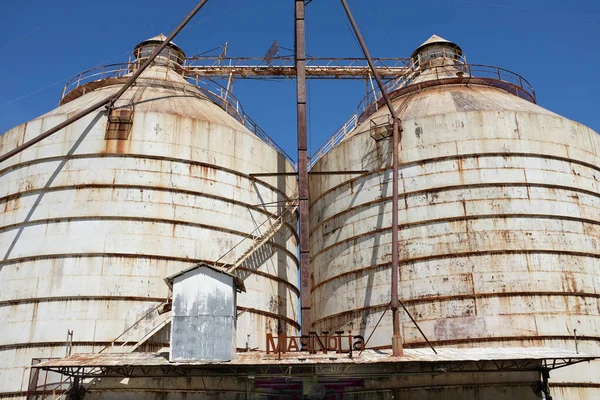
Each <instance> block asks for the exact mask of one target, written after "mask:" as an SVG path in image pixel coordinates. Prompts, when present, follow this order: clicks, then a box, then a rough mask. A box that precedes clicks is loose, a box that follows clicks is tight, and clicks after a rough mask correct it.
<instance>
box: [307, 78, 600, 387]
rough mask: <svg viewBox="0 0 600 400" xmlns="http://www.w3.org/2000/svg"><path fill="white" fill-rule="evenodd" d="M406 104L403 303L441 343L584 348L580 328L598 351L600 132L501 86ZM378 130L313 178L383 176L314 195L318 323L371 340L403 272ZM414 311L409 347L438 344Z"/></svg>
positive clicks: (409, 99) (451, 91)
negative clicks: (395, 275)
mask: <svg viewBox="0 0 600 400" xmlns="http://www.w3.org/2000/svg"><path fill="white" fill-rule="evenodd" d="M394 103H395V106H396V107H397V108H398V109H399V111H400V113H401V117H402V121H403V124H402V125H403V128H404V132H403V133H402V139H401V144H400V149H399V151H400V162H401V167H400V182H399V185H400V200H399V206H398V208H399V214H400V216H399V218H400V232H399V240H400V261H401V265H400V287H399V295H400V299H401V300H402V301H403V302H404V303H405V304H406V306H407V307H408V309H409V310H410V311H411V313H412V314H413V315H414V317H415V318H416V320H417V321H418V323H419V325H420V326H421V328H422V329H423V330H424V332H425V334H426V335H427V337H428V338H429V339H430V340H431V341H433V343H434V344H435V345H438V346H443V345H452V346H457V345H458V346H482V345H485V346H523V345H524V346H556V347H562V348H568V349H574V347H575V346H574V341H573V330H574V329H577V332H578V333H579V335H580V340H581V343H580V349H581V350H582V351H592V352H596V353H597V352H598V345H599V344H600V272H599V271H600V136H599V135H598V134H597V133H596V132H594V131H592V130H591V129H589V128H586V127H585V126H583V125H580V124H578V123H576V122H573V121H570V120H567V119H565V118H562V117H560V116H558V115H556V114H553V113H551V112H549V111H547V110H544V109H543V108H541V107H539V106H536V105H535V104H532V103H529V102H527V101H525V100H522V99H520V98H518V97H516V96H512V95H510V94H508V93H506V92H503V91H502V90H499V89H493V88H485V87H477V86H471V87H461V86H445V87H437V88H433V89H428V90H425V91H422V92H418V93H416V94H415V93H413V94H410V95H407V96H404V97H400V98H397V99H395V100H394ZM371 118H372V119H373V118H374V119H381V120H383V119H387V115H386V110H385V109H381V110H379V112H378V113H376V114H374V115H373V116H372V117H371ZM369 124H370V121H369V120H367V121H365V122H364V123H363V124H362V125H361V126H359V127H358V128H357V133H356V134H355V135H354V136H352V137H350V138H348V139H347V140H345V141H344V142H342V143H341V144H340V145H339V146H338V147H336V148H335V149H334V150H332V151H331V152H329V153H328V154H327V155H326V156H324V157H323V158H322V159H321V160H319V162H317V164H316V165H315V167H314V169H313V170H315V171H319V170H323V171H332V170H360V169H367V170H369V171H371V172H369V173H367V174H364V175H362V176H358V177H357V176H344V175H335V176H328V177H322V176H320V177H319V178H318V179H317V178H314V177H313V178H312V180H311V187H310V189H311V196H312V202H311V217H310V218H311V246H312V247H311V250H312V257H313V259H312V263H311V268H312V271H311V273H312V278H313V287H312V290H313V291H312V296H313V310H314V319H313V320H314V321H315V324H314V328H315V330H328V331H332V330H337V329H340V330H342V329H343V330H353V331H355V332H360V333H361V334H362V335H364V336H365V337H368V336H369V335H370V334H371V332H372V331H373V329H374V327H375V325H376V324H377V322H378V321H379V319H380V316H381V314H382V312H383V311H384V309H385V308H386V305H387V304H388V303H389V301H390V262H391V237H390V231H391V227H390V223H391V195H392V185H391V182H390V180H391V176H392V173H391V169H390V165H391V147H390V141H389V140H382V141H379V142H375V141H374V140H373V139H372V138H371V136H370V135H369V126H370V125H369ZM400 315H401V318H402V335H403V339H404V342H405V345H406V346H411V347H415V346H424V345H425V343H424V340H423V338H422V337H421V335H420V334H419V332H418V331H417V330H416V329H415V328H414V326H413V325H412V323H411V322H410V320H409V319H408V317H407V316H406V315H405V313H403V312H402V311H401V312H400ZM391 323H392V320H391V314H390V313H389V312H388V313H387V314H386V315H385V316H384V318H383V319H382V321H381V323H380V325H379V328H378V329H377V331H376V332H375V334H374V335H373V337H372V338H371V340H370V342H369V344H368V347H380V346H389V345H390V343H391V336H392V327H391ZM598 376H600V368H599V365H598V363H596V364H592V365H589V366H588V365H585V366H580V367H577V366H576V367H570V368H565V369H564V370H561V371H557V372H556V373H555V374H553V379H552V382H555V383H558V384H559V385H563V386H561V389H560V391H561V393H562V392H563V390H564V393H567V392H568V393H571V394H573V393H575V392H577V393H579V396H581V397H580V398H595V397H600V384H599V381H598ZM578 386H579V387H578ZM586 386H587V388H586ZM563 388H564V389H563ZM561 396H562V395H561V394H559V395H558V396H557V397H556V398H557V399H567V398H577V397H568V396H567V395H566V394H565V395H564V396H567V397H561ZM586 396H587V397H586Z"/></svg>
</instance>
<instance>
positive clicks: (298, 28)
mask: <svg viewBox="0 0 600 400" xmlns="http://www.w3.org/2000/svg"><path fill="white" fill-rule="evenodd" d="M304 8H305V6H304V0H295V14H294V15H295V34H296V40H295V58H296V60H295V61H296V94H297V115H298V204H299V209H300V301H301V307H302V308H301V310H302V313H301V315H302V334H303V335H308V332H309V331H311V326H312V320H311V319H312V315H311V300H310V271H309V262H310V258H309V257H310V251H309V243H308V146H307V140H306V42H305V40H306V36H305V31H304V11H305V10H304Z"/></svg>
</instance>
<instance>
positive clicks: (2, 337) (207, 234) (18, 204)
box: [0, 36, 299, 398]
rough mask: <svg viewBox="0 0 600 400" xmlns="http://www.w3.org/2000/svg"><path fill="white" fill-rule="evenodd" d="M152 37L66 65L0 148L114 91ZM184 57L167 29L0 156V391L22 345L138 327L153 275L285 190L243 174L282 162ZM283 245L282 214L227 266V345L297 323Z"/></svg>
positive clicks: (42, 346) (292, 228) (77, 346)
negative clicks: (232, 296) (47, 107)
mask: <svg viewBox="0 0 600 400" xmlns="http://www.w3.org/2000/svg"><path fill="white" fill-rule="evenodd" d="M164 40H165V37H164V36H158V37H155V38H152V39H149V40H147V41H145V42H143V43H141V44H140V45H139V46H137V47H136V50H135V52H134V62H132V63H128V64H120V65H112V66H106V67H102V68H97V69H93V70H90V71H86V72H84V73H83V74H81V75H79V76H78V77H76V78H75V79H74V80H73V81H71V82H70V83H69V84H68V85H67V87H66V88H65V92H64V93H63V97H62V99H61V103H60V106H59V107H58V108H57V109H55V110H53V111H51V112H49V113H47V114H45V115H43V116H41V117H39V118H36V119H34V120H32V121H29V122H27V123H25V124H22V125H19V126H17V127H15V128H13V129H11V130H9V131H8V132H6V133H5V134H3V135H2V136H0V151H1V152H2V153H5V152H7V151H8V150H11V149H13V148H14V147H16V146H17V145H19V144H21V143H23V141H25V140H28V139H30V138H32V137H34V136H36V135H39V134H40V132H43V131H44V130H45V129H48V128H49V127H52V126H55V125H56V124H57V123H59V122H62V121H64V120H65V119H67V118H68V116H69V115H72V114H73V113H75V112H77V111H79V110H81V109H84V108H85V107H87V106H89V105H90V104H93V103H94V102H97V101H98V100H99V99H103V98H105V97H107V96H109V95H111V94H114V93H116V92H117V91H118V90H119V88H120V87H121V85H122V84H123V82H124V81H125V80H126V79H127V77H128V76H130V74H131V73H132V71H134V70H135V69H136V68H137V67H138V66H139V63H140V61H143V60H144V57H148V55H149V54H150V53H151V52H152V51H153V49H154V48H156V46H157V45H158V44H159V43H161V42H162V41H164ZM184 57H185V55H184V53H183V51H182V50H181V49H180V48H179V47H177V46H176V45H174V44H172V43H171V44H169V45H168V46H167V48H166V50H165V52H164V53H163V54H161V55H160V56H159V57H158V58H157V59H156V61H154V64H153V65H152V66H151V67H150V68H148V69H147V70H146V71H144V72H143V74H142V75H141V77H140V78H139V79H138V80H137V82H136V84H135V86H133V87H131V88H130V89H128V90H127V92H125V94H124V96H123V97H122V98H121V99H120V100H119V101H117V103H116V107H115V108H114V110H112V111H111V112H109V113H107V111H106V110H100V111H98V112H94V113H92V114H90V115H89V116H87V117H85V118H83V119H81V120H79V121H78V122H76V123H74V124H72V125H70V126H69V127H68V128H66V129H64V130H63V131H62V132H59V133H58V134H56V135H55V136H53V137H52V138H49V139H46V140H45V141H43V142H41V143H39V144H37V145H35V146H33V147H31V148H30V149H28V150H25V151H23V152H22V153H21V154H19V155H18V156H15V157H13V158H11V159H9V160H8V161H6V162H4V163H2V164H0V205H1V208H0V210H1V212H0V253H1V257H2V259H1V260H0V282H1V284H2V290H0V319H1V320H2V321H3V325H2V328H0V329H1V332H2V334H0V398H5V397H12V398H19V397H23V396H24V394H25V391H26V389H27V378H28V372H27V367H28V366H29V365H30V364H31V361H32V358H46V357H57V356H58V357H60V356H64V354H65V338H66V336H67V330H71V331H73V343H72V351H73V352H74V353H92V352H98V351H99V350H101V349H102V348H104V347H105V346H107V345H111V344H112V345H115V346H117V347H118V348H119V349H120V350H121V351H123V350H127V349H128V348H131V346H134V345H135V343H136V342H137V341H139V340H141V339H142V336H144V334H146V333H145V332H140V331H138V330H132V331H129V332H128V333H127V335H125V336H121V334H122V333H123V332H125V331H127V330H128V328H129V327H131V326H132V325H133V324H134V323H135V322H136V321H137V320H139V318H140V317H142V316H143V315H145V314H146V313H147V312H148V311H149V310H152V309H154V308H155V307H156V306H157V305H159V304H160V303H161V302H163V301H164V299H165V298H166V297H167V295H168V289H167V286H166V285H165V284H164V282H163V279H164V278H165V277H167V276H169V275H171V274H174V273H177V272H178V271H181V270H183V269H186V268H188V267H190V266H191V265H194V264H195V263H200V262H204V263H207V264H210V265H214V264H215V263H216V262H217V261H218V263H217V264H218V266H224V267H227V266H228V265H231V264H233V263H235V261H236V260H239V258H240V257H241V256H242V255H244V253H245V252H246V251H247V250H248V248H250V247H251V245H252V241H253V238H254V239H256V238H257V237H260V235H261V233H264V231H265V230H267V229H268V227H269V226H270V225H272V224H274V223H275V221H277V218H278V216H279V214H280V213H281V212H282V208H283V207H282V205H284V204H286V200H288V199H289V198H291V197H294V193H295V184H296V183H295V178H294V177H290V176H288V177H277V178H265V179H260V180H259V179H256V178H253V177H252V176H251V175H250V174H251V173H261V172H270V173H272V172H292V171H294V166H293V164H292V161H291V160H290V159H289V157H287V156H286V155H285V153H284V152H283V151H282V150H281V149H280V148H278V147H277V146H276V145H275V144H274V143H273V142H272V141H271V140H270V139H269V138H268V136H266V134H265V133H264V132H263V131H262V130H261V129H260V128H259V127H258V126H257V125H256V124H254V122H252V120H251V119H250V118H249V117H248V116H247V115H246V114H244V112H243V109H242V108H241V105H240V104H239V102H237V100H236V99H235V98H234V97H233V96H232V95H231V94H230V93H229V92H228V91H227V90H225V89H222V88H219V87H218V86H216V85H214V84H213V83H211V82H210V81H203V80H201V79H200V80H198V79H197V78H196V79H194V78H192V77H190V76H186V73H185V70H184V68H183V67H184V66H183V65H182V64H183V62H184ZM107 114H108V115H107ZM278 204H279V206H277V205H278ZM273 205H275V206H273ZM245 238H250V239H247V240H245V241H244V239H245ZM296 250H297V236H296V223H295V216H292V217H291V218H288V219H286V220H285V223H283V224H282V226H281V227H280V229H278V230H277V231H276V232H275V233H274V236H273V238H272V239H271V240H269V241H268V242H266V243H265V245H264V246H261V247H260V248H258V249H257V250H256V251H254V252H253V253H252V254H251V255H250V257H249V258H247V259H246V260H245V262H244V263H243V264H242V265H241V267H240V268H238V269H237V273H238V275H239V276H240V277H241V278H242V279H243V280H244V284H245V287H246V290H247V292H246V293H242V294H240V295H239V297H238V322H237V346H238V347H240V348H247V347H250V348H264V337H265V333H266V332H269V331H273V332H277V331H278V330H283V331H287V332H288V334H296V333H297V330H298V327H299V325H298V323H297V315H298V310H297V301H298V294H299V292H298V289H297V273H298V262H297V257H296ZM166 332H168V329H163V330H161V331H158V334H157V335H158V336H157V337H156V338H155V339H154V343H155V345H154V347H157V346H158V347H160V346H162V345H164V344H166V343H168V338H167V337H165V336H164V335H165V333H166ZM115 340H116V341H115ZM121 345H124V346H123V347H120V346H121Z"/></svg>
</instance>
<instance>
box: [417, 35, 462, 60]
mask: <svg viewBox="0 0 600 400" xmlns="http://www.w3.org/2000/svg"><path fill="white" fill-rule="evenodd" d="M434 45H446V46H448V47H450V48H452V49H454V50H455V51H456V53H457V54H458V56H461V55H462V49H461V48H460V46H459V45H457V44H456V43H454V42H451V41H449V40H446V39H444V38H443V37H441V36H438V35H436V34H433V35H431V37H430V38H429V39H427V40H426V41H424V42H423V43H422V44H421V45H420V46H419V47H417V48H416V49H415V51H413V52H412V54H411V55H410V58H415V57H416V56H417V55H418V54H419V53H420V52H421V51H423V50H425V49H426V48H428V47H431V46H434Z"/></svg>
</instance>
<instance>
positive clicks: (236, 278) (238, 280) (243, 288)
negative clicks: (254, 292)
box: [165, 263, 246, 292]
mask: <svg viewBox="0 0 600 400" xmlns="http://www.w3.org/2000/svg"><path fill="white" fill-rule="evenodd" d="M199 268H208V269H212V270H213V271H216V272H218V273H220V274H223V275H227V276H230V277H232V278H233V283H234V285H235V288H236V289H237V290H238V291H240V292H245V291H246V286H245V285H244V281H242V279H241V278H240V277H239V276H236V275H233V274H230V273H229V272H225V271H223V270H222V269H221V268H217V267H215V266H214V265H209V264H207V263H200V264H196V265H194V266H191V267H189V268H186V269H184V270H181V271H179V272H177V273H175V274H173V275H170V276H167V277H166V278H165V283H166V284H167V286H169V288H170V289H173V281H174V280H175V278H177V277H179V276H182V275H185V274H187V273H189V272H192V271H195V270H197V269H199Z"/></svg>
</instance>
